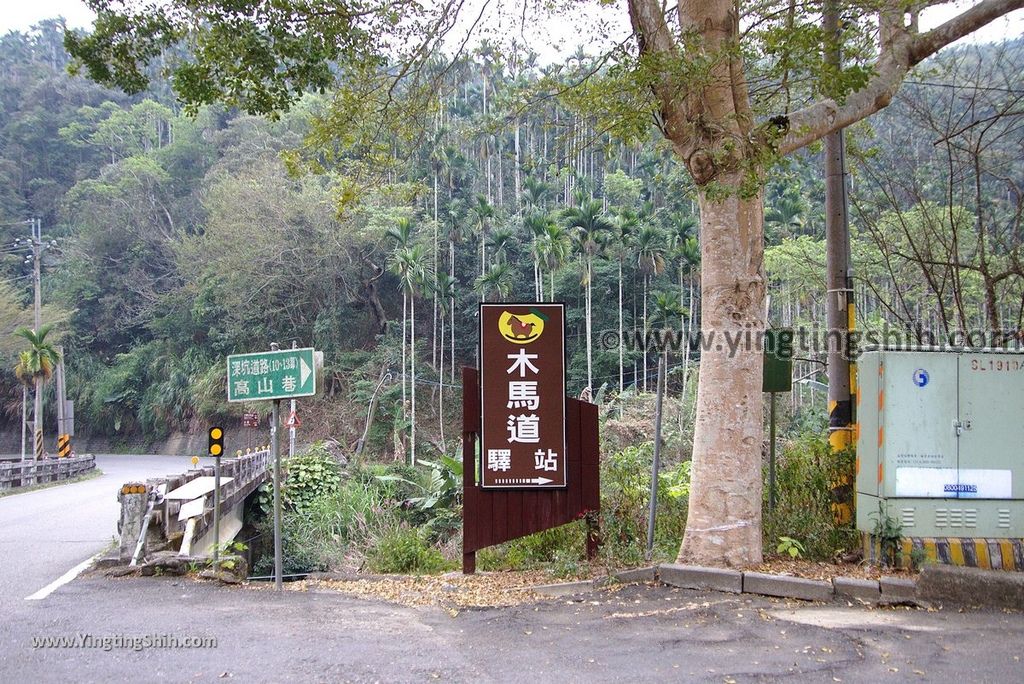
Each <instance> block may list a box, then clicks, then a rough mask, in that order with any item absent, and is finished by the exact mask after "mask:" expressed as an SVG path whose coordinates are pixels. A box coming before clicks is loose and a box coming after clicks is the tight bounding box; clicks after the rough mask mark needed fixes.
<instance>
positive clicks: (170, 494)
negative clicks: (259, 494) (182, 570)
mask: <svg viewBox="0 0 1024 684" xmlns="http://www.w3.org/2000/svg"><path fill="white" fill-rule="evenodd" d="M270 465H271V460H270V450H269V448H268V447H260V448H259V449H257V450H255V451H250V452H249V453H246V454H242V455H240V456H236V457H234V458H224V459H222V460H221V487H220V497H221V499H220V500H221V509H220V510H221V522H220V539H219V540H217V539H214V534H213V491H214V466H212V465H207V466H204V467H202V468H195V469H191V470H188V471H187V472H185V473H182V474H178V475H167V476H166V477H158V478H149V479H147V480H146V481H145V482H144V483H143V482H127V483H125V484H124V485H123V486H122V487H121V490H120V492H119V493H118V501H119V502H120V503H121V518H120V523H119V525H118V531H119V533H120V536H121V544H120V556H121V558H122V559H123V560H130V559H132V558H133V557H136V560H141V559H142V558H144V557H145V556H146V554H147V553H151V552H154V551H167V550H175V551H179V552H180V553H181V554H182V555H186V556H187V555H192V556H205V555H210V553H211V551H212V549H213V546H214V544H216V543H223V542H226V541H230V540H232V539H234V537H235V535H236V534H238V531H239V530H240V529H242V513H243V509H244V507H245V500H246V498H247V497H249V496H250V495H251V494H252V493H253V492H255V491H256V489H258V488H259V486H260V485H262V484H263V483H265V482H269V481H270V479H271V473H270V471H269V470H268V466H270ZM140 537H142V538H144V540H143V544H142V547H141V549H140V548H139V547H138V544H139V540H140Z"/></svg>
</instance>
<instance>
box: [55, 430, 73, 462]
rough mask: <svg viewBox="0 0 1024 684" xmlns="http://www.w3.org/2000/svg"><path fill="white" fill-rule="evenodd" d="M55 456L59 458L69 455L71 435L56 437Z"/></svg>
mask: <svg viewBox="0 0 1024 684" xmlns="http://www.w3.org/2000/svg"><path fill="white" fill-rule="evenodd" d="M57 456H59V457H60V458H68V457H69V456H71V435H60V436H59V437H57Z"/></svg>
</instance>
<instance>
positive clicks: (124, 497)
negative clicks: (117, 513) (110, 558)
mask: <svg viewBox="0 0 1024 684" xmlns="http://www.w3.org/2000/svg"><path fill="white" fill-rule="evenodd" d="M129 489H130V490H132V493H125V492H126V490H129ZM137 489H138V490H143V491H141V492H135V490H137ZM117 498H118V500H120V502H121V543H120V546H119V548H118V554H119V555H120V557H121V560H123V561H130V560H131V559H132V554H133V553H135V545H136V544H137V543H138V541H139V535H141V534H142V523H143V520H144V519H145V517H146V504H147V500H148V498H149V497H148V495H147V494H146V492H145V488H144V487H143V486H142V485H132V484H128V485H125V486H124V487H122V488H121V492H120V493H119V494H118V497H117Z"/></svg>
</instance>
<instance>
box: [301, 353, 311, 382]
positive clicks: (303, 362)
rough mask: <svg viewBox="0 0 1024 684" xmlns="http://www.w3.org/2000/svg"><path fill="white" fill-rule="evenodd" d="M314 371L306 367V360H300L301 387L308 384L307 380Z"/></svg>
mask: <svg viewBox="0 0 1024 684" xmlns="http://www.w3.org/2000/svg"><path fill="white" fill-rule="evenodd" d="M312 372H313V369H312V368H310V367H309V366H307V365H306V360H305V359H303V358H299V386H300V387H301V386H302V385H305V384H306V378H308V377H309V375H310V373H312Z"/></svg>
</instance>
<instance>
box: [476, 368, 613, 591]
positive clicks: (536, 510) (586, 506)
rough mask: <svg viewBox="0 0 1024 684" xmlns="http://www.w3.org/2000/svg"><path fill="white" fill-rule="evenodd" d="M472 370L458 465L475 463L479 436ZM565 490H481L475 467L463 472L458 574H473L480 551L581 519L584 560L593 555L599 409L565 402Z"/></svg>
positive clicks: (597, 498) (597, 499) (598, 502)
mask: <svg viewBox="0 0 1024 684" xmlns="http://www.w3.org/2000/svg"><path fill="white" fill-rule="evenodd" d="M479 375H480V374H479V373H478V372H477V370H476V369H475V368H463V369H462V462H463V463H466V464H471V463H473V459H474V458H475V454H476V449H477V437H478V435H479V433H480V391H479V390H480V385H479ZM565 406H566V415H565V433H566V443H567V446H568V450H567V452H566V455H567V458H566V462H567V467H568V472H567V475H566V479H567V480H568V483H569V484H568V486H567V487H559V488H551V487H534V488H531V489H523V488H519V489H501V488H491V489H484V488H482V487H481V486H480V483H479V481H478V480H477V478H476V468H473V467H466V468H463V469H462V484H463V502H462V571H463V572H465V573H472V572H474V571H475V570H476V552H477V551H479V550H480V549H484V548H487V547H488V546H493V545H494V544H501V543H502V542H506V541H509V540H511V539H518V538H519V537H524V536H526V535H528V534H533V533H534V532H540V531H542V530H549V529H551V528H552V527H557V526H558V525H564V524H566V523H570V522H572V521H574V520H580V519H581V518H582V519H584V520H586V526H587V533H586V534H587V558H591V559H593V558H594V557H595V556H596V554H597V546H598V541H599V539H598V521H597V514H598V512H599V510H600V508H601V492H600V473H599V471H600V450H599V448H598V441H599V435H598V418H597V406H596V405H594V404H591V403H588V402H585V401H577V400H576V399H571V398H568V397H567V398H566V400H565Z"/></svg>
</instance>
